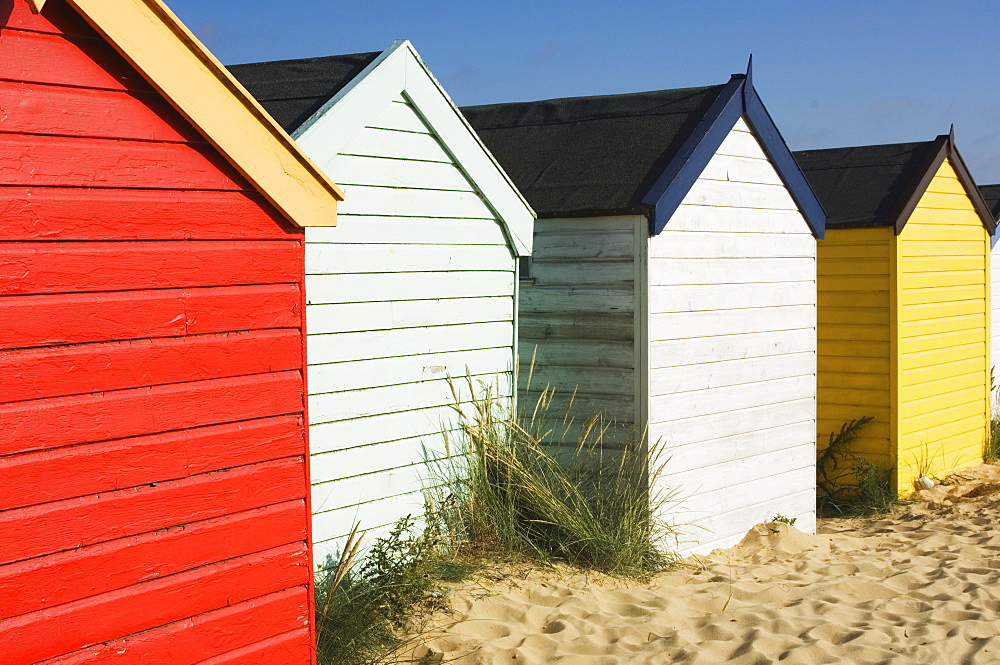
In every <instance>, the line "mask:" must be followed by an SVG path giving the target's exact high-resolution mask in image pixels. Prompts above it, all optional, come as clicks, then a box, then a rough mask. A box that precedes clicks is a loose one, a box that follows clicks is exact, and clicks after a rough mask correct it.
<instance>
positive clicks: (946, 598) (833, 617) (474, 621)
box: [420, 466, 1000, 665]
mask: <svg viewBox="0 0 1000 665" xmlns="http://www.w3.org/2000/svg"><path fill="white" fill-rule="evenodd" d="M963 475H964V476H965V477H966V480H965V481H964V482H963V484H961V485H959V486H950V487H935V488H934V489H932V490H929V491H927V492H923V493H922V497H921V502H919V503H917V504H914V505H912V506H908V507H904V508H902V509H900V510H899V511H897V512H896V513H895V514H893V515H892V516H889V517H886V518H883V519H876V520H850V521H847V520H832V521H830V520H828V521H824V522H821V524H820V533H819V535H816V536H811V535H806V534H804V533H801V532H799V531H797V530H795V529H794V528H789V527H787V526H785V525H776V524H771V525H758V526H757V527H755V528H754V529H752V530H751V531H750V532H749V533H748V534H747V536H746V538H744V540H743V541H742V542H741V543H740V545H738V546H736V547H734V548H731V549H728V550H717V551H716V552H713V553H712V555H711V556H709V557H702V558H699V559H689V560H687V564H688V566H686V567H685V568H682V569H680V570H675V571H672V572H669V573H665V574H663V575H661V576H658V577H657V578H656V579H654V580H652V581H651V582H650V583H648V584H627V585H626V584H622V583H620V582H615V581H613V580H609V579H607V578H598V577H595V576H590V577H583V576H581V575H579V574H577V575H569V574H564V575H559V574H553V573H552V572H548V573H543V572H540V571H532V572H530V573H525V574H509V575H508V576H507V577H506V578H505V579H501V580H498V581H493V582H490V581H488V580H482V579H481V580H478V581H476V582H475V583H472V584H469V585H467V586H466V587H464V588H462V589H460V590H458V591H457V592H456V593H455V594H454V595H453V597H452V607H453V611H452V613H451V616H450V618H449V619H448V620H447V621H448V625H446V626H445V627H444V628H442V629H441V630H439V631H437V632H436V633H434V634H433V635H432V636H431V638H430V640H429V641H427V642H426V647H423V648H421V652H423V653H421V654H420V655H426V656H427V657H426V658H425V660H424V662H452V663H457V664H462V665H472V664H482V665H493V664H499V663H503V664H504V665H511V664H515V663H516V664H519V665H536V664H542V663H563V664H566V665H570V664H577V663H579V664H581V665H584V664H586V665H605V664H606V665H612V664H617V663H622V664H624V663H630V664H633V663H634V664H643V663H657V664H659V663H686V664H692V665H695V664H697V665H717V664H719V663H734V664H739V665H764V664H769V663H785V664H807V665H816V664H819V663H850V664H859V665H860V664H868V663H872V664H874V663H922V664H931V665H947V664H951V663H955V664H963V665H964V664H966V663H1000V531H998V529H997V525H998V524H1000V467H992V466H980V467H974V468H973V469H969V470H967V471H966V472H963ZM438 620H439V621H444V620H445V619H444V618H443V617H439V618H438Z"/></svg>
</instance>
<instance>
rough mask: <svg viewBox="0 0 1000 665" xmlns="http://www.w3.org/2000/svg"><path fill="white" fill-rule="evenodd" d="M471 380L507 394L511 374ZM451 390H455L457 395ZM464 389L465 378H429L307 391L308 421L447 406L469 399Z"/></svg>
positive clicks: (327, 420)
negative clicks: (368, 386) (365, 386)
mask: <svg viewBox="0 0 1000 665" xmlns="http://www.w3.org/2000/svg"><path fill="white" fill-rule="evenodd" d="M472 379H473V381H474V382H476V383H479V382H482V383H485V384H487V385H494V384H496V385H497V386H498V388H497V390H498V391H499V394H504V395H508V394H510V381H511V377H510V374H508V373H506V372H491V373H489V374H483V375H479V376H473V377H472ZM453 389H454V390H456V391H457V394H458V396H457V398H456V396H455V394H454V393H453ZM467 392H468V386H467V385H466V384H465V382H464V381H461V380H458V381H454V382H453V383H451V384H449V382H448V381H444V380H441V379H431V380H429V381H421V382H419V383H407V384H401V385H394V386H382V387H378V388H369V389H367V390H362V391H356V390H350V391H345V392H338V393H323V394H310V395H309V421H310V423H311V424H313V423H326V422H332V421H335V420H347V419H350V418H364V417H366V416H375V415H379V414H383V413H394V412H397V411H409V410H412V409H426V408H429V407H435V406H447V405H449V404H454V403H455V402H456V401H465V400H467V399H469V398H468V396H466V395H467Z"/></svg>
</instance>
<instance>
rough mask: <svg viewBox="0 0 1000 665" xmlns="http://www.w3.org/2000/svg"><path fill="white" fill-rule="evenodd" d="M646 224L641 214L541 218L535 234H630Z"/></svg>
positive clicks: (537, 221) (536, 223)
mask: <svg viewBox="0 0 1000 665" xmlns="http://www.w3.org/2000/svg"><path fill="white" fill-rule="evenodd" d="M637 225H638V226H648V222H647V221H646V218H645V216H643V215H611V216H596V217H557V218H542V219H538V220H536V222H535V235H538V236H540V235H544V234H548V233H598V234H601V235H605V234H609V233H624V234H626V235H629V236H631V235H632V234H633V233H634V232H635V229H636V226H637Z"/></svg>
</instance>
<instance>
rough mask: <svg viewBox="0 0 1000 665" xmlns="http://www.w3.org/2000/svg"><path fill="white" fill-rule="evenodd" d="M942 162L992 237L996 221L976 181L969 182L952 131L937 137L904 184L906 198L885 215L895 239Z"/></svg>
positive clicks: (970, 175)
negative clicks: (963, 191)
mask: <svg viewBox="0 0 1000 665" xmlns="http://www.w3.org/2000/svg"><path fill="white" fill-rule="evenodd" d="M945 159H949V160H951V164H952V168H954V169H955V174H956V175H957V176H958V181H959V182H960V183H962V188H963V189H965V193H966V195H967V196H968V197H969V200H970V201H972V207H973V208H974V209H975V211H976V214H977V215H979V219H980V220H981V221H982V223H983V226H984V227H985V228H986V230H987V231H988V232H989V234H990V235H993V232H994V231H996V228H997V220H996V219H994V217H993V213H992V212H990V208H989V206H988V205H986V200H985V199H984V198H983V194H982V192H980V191H979V187H978V186H976V181H975V180H973V178H972V174H970V173H969V169H968V167H967V166H966V165H965V160H963V159H962V155H961V154H959V152H958V148H956V147H955V130H954V128H952V131H951V132H949V133H948V134H941V135H940V136H938V137H937V138H936V139H934V145H933V146H932V147H931V149H930V150H929V151H928V153H927V156H926V157H925V158H924V160H923V162H922V163H921V164H920V167H919V168H918V169H917V171H916V173H915V175H914V177H913V179H912V180H911V181H910V182H909V183H908V184H907V188H906V189H905V190H904V191H908V192H909V194H908V195H907V196H906V197H905V198H901V199H900V200H899V202H898V203H897V204H896V206H895V207H893V209H892V211H891V212H890V214H889V215H888V219H889V220H894V221H893V226H894V228H895V230H896V235H899V234H900V233H902V232H903V227H904V226H906V222H907V221H908V220H909V219H910V215H912V214H913V211H914V210H916V208H917V204H918V203H920V197H922V196H923V195H924V192H925V191H927V187H928V186H930V184H931V180H933V179H934V176H935V175H937V172H938V169H940V168H941V164H943V163H944V160H945Z"/></svg>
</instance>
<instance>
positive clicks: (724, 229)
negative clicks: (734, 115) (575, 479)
mask: <svg viewBox="0 0 1000 665" xmlns="http://www.w3.org/2000/svg"><path fill="white" fill-rule="evenodd" d="M648 263H649V267H648V282H647V283H646V284H645V285H644V287H645V290H646V296H645V297H646V298H648V302H649V315H648V327H647V336H648V355H649V357H648V365H649V407H648V408H649V420H650V440H651V441H654V442H655V441H660V442H662V444H663V445H664V447H665V453H666V455H668V456H669V462H668V463H667V465H666V471H667V473H666V475H665V476H664V477H663V478H662V485H663V486H662V487H661V491H662V490H663V489H667V488H669V489H670V490H676V491H678V492H680V496H681V498H682V499H683V503H682V504H681V505H680V506H679V509H680V510H679V512H676V513H673V512H671V513H670V514H669V518H670V519H671V520H674V521H675V522H676V523H677V524H679V525H682V526H681V529H682V532H683V536H682V540H683V541H685V542H683V543H682V550H683V551H684V552H685V553H707V552H709V551H711V550H712V549H715V548H718V547H728V546H731V545H733V544H735V543H736V542H738V541H739V540H740V539H741V538H742V537H743V536H744V535H745V534H746V532H747V530H748V529H749V528H750V527H751V526H753V525H754V524H756V523H758V522H763V521H767V520H769V519H771V518H772V517H774V516H775V515H776V514H778V513H780V514H782V515H785V516H787V517H794V518H796V519H797V522H796V524H795V526H796V527H797V528H799V529H801V530H803V531H806V532H812V531H814V530H815V505H816V496H815V480H816V475H815V463H816V447H815V438H816V240H815V238H814V237H813V235H812V233H811V232H810V229H809V227H808V225H807V223H806V221H805V219H804V218H803V216H802V214H801V213H800V212H799V211H798V209H797V207H796V205H795V203H794V201H793V199H792V197H791V195H790V194H789V192H788V190H787V189H786V187H785V186H784V185H783V183H782V181H781V179H780V177H779V176H778V174H777V172H776V171H775V169H774V167H773V166H772V165H771V163H770V162H769V161H768V159H767V156H766V155H765V153H764V152H763V150H762V149H761V147H760V145H759V144H758V143H757V140H756V139H755V138H754V136H753V134H752V133H751V131H750V128H749V127H748V126H747V124H746V123H745V122H744V121H743V120H740V121H739V122H738V123H737V125H736V126H735V127H734V128H733V130H732V131H731V132H730V133H729V135H728V137H727V138H726V140H725V141H724V142H723V144H722V146H721V147H720V148H719V150H718V151H717V153H716V154H715V155H714V156H713V158H712V160H711V161H710V162H709V164H708V166H707V167H706V168H705V170H704V172H703V173H702V175H701V177H700V178H699V180H698V181H697V182H696V184H695V185H694V186H693V187H692V189H691V191H690V192H689V193H688V194H687V196H686V198H685V199H684V201H683V202H682V204H681V206H680V207H679V209H678V210H677V212H676V213H675V214H674V215H673V217H672V218H671V219H670V220H669V222H668V223H667V225H666V228H665V230H664V231H663V232H662V233H661V234H659V235H658V236H656V237H653V238H650V239H649V241H648Z"/></svg>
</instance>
